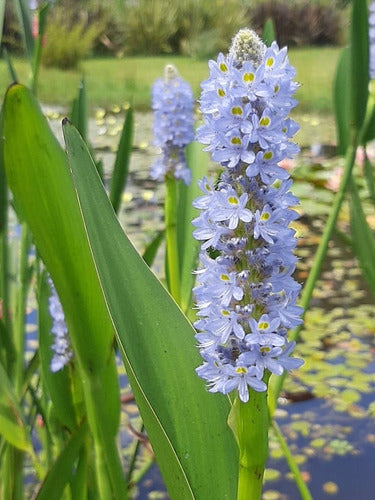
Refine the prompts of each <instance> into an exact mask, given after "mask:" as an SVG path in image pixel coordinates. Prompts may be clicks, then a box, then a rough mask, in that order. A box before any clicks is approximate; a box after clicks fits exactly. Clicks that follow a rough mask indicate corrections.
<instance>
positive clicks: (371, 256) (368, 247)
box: [350, 181, 375, 298]
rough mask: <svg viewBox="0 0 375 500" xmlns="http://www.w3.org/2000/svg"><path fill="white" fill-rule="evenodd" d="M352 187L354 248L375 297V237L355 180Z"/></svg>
mask: <svg viewBox="0 0 375 500" xmlns="http://www.w3.org/2000/svg"><path fill="white" fill-rule="evenodd" d="M350 187H351V197H350V229H351V233H352V241H353V248H354V252H355V254H356V257H357V259H358V261H359V264H360V266H361V268H362V272H363V277H364V278H365V280H366V281H367V283H368V285H369V287H370V290H371V293H372V295H373V297H374V298H375V239H374V235H373V233H372V231H371V229H370V227H369V225H368V223H367V220H366V217H365V214H364V212H363V208H362V204H361V200H360V198H359V194H358V189H357V186H356V185H355V183H354V181H352V182H351V186H350Z"/></svg>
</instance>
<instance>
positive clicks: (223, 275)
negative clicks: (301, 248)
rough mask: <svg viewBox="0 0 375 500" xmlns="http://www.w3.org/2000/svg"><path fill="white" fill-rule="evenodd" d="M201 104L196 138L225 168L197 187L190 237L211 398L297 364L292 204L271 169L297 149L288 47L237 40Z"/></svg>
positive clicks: (206, 85) (243, 393)
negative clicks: (196, 258)
mask: <svg viewBox="0 0 375 500" xmlns="http://www.w3.org/2000/svg"><path fill="white" fill-rule="evenodd" d="M209 68H210V76H209V78H208V79H207V80H206V81H205V82H203V84H202V96H201V99H200V103H201V111H202V113H203V117H204V123H203V125H202V126H201V127H199V129H198V130H197V138H198V140H199V141H200V142H202V143H203V144H205V145H206V147H205V150H206V151H209V152H210V153H211V156H212V159H213V160H214V161H217V162H219V163H220V164H221V166H222V168H223V171H222V173H221V174H220V178H219V181H218V182H217V184H215V185H214V183H213V182H212V181H210V180H208V179H207V178H206V177H205V178H203V179H202V181H200V182H199V187H200V188H201V190H202V192H203V195H202V196H199V197H198V198H197V199H196V200H195V202H194V203H193V205H194V207H196V208H198V209H199V210H200V215H199V216H198V217H197V218H196V219H195V220H194V221H193V224H194V226H195V227H196V229H195V231H194V233H193V235H194V237H195V238H196V239H198V240H200V241H201V242H202V244H201V254H200V261H201V267H200V268H199V269H198V271H197V272H196V274H197V285H196V287H195V288H194V294H195V298H196V304H197V309H198V312H197V316H198V318H199V319H198V320H197V321H196V322H195V324H194V326H195V328H196V329H197V330H198V333H197V334H196V340H197V342H198V346H199V349H200V353H201V355H202V358H203V364H202V366H200V367H199V368H197V374H198V375H199V376H200V377H201V378H203V379H204V380H206V381H207V385H208V388H209V391H210V392H221V393H223V394H228V393H229V392H231V391H233V390H237V391H238V394H239V397H240V399H241V400H242V401H243V402H246V401H248V399H249V387H251V388H252V389H255V390H256V391H265V390H266V389H267V386H266V383H265V382H264V380H263V378H264V375H265V372H266V371H268V372H271V373H274V374H277V375H280V374H282V373H283V372H284V370H289V369H293V368H298V367H299V366H300V365H301V364H302V361H301V360H298V359H295V358H292V357H290V355H291V353H292V351H293V348H294V343H288V342H287V338H286V335H287V329H289V328H295V327H296V326H297V325H299V324H300V323H301V321H302V320H301V314H302V309H301V308H300V307H298V306H297V305H296V301H297V297H298V292H299V290H300V288H301V287H300V285H299V284H298V283H297V282H296V281H295V280H294V278H293V273H294V270H295V265H296V261H297V258H296V256H295V255H294V254H293V250H294V248H295V246H296V243H297V240H296V238H295V231H294V230H293V229H291V228H290V227H289V225H290V223H291V222H292V221H293V220H295V219H296V217H297V213H296V212H295V211H294V210H293V209H292V207H293V206H294V205H297V204H298V199H297V198H296V197H295V196H294V195H293V194H292V193H291V192H290V188H291V185H292V181H291V180H290V179H289V174H288V172H287V171H285V170H284V169H283V168H281V167H280V165H279V163H280V162H281V161H282V160H283V159H285V158H288V157H291V156H292V155H294V154H296V153H297V152H298V147H297V146H296V145H295V144H293V143H292V142H291V141H290V139H291V137H292V136H293V135H294V134H295V132H296V131H297V130H298V125H297V124H296V123H295V122H294V121H293V120H291V119H290V118H289V116H288V114H289V112H290V110H291V109H292V108H293V107H294V106H295V105H296V101H295V99H294V98H293V97H292V96H293V93H294V92H295V90H296V89H297V84H296V83H295V82H293V78H294V76H295V71H294V69H293V68H292V67H291V66H290V64H289V61H288V58H287V53H286V49H282V50H279V48H278V46H277V44H276V43H273V44H272V45H271V47H269V48H266V47H265V45H264V44H263V43H262V42H261V41H260V39H259V38H258V37H257V36H256V35H255V34H254V33H253V32H252V31H250V30H241V31H240V32H239V34H238V35H237V36H236V37H235V39H234V41H233V44H232V48H231V50H230V55H229V56H227V57H226V56H224V55H223V54H219V56H218V59H217V61H211V62H210V63H209Z"/></svg>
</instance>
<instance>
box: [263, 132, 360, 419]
mask: <svg viewBox="0 0 375 500" xmlns="http://www.w3.org/2000/svg"><path fill="white" fill-rule="evenodd" d="M356 151H357V138H356V137H354V138H353V145H352V146H349V148H348V149H347V152H346V156H345V164H344V171H343V175H342V178H341V183H340V188H339V190H338V192H337V194H336V196H335V199H334V201H333V205H332V209H331V213H330V214H329V217H328V220H327V222H326V225H325V227H324V231H323V235H322V238H321V240H320V243H319V246H318V249H317V251H316V254H315V261H314V264H313V266H312V268H311V271H310V272H309V276H308V278H307V280H306V283H305V286H304V287H303V291H302V294H301V300H300V306H301V307H302V308H303V309H304V313H303V315H304V314H305V311H306V309H307V308H308V306H309V304H310V300H311V297H312V294H313V291H314V288H315V284H316V282H317V281H318V278H319V276H320V272H321V269H322V265H323V262H324V259H325V256H326V253H327V250H328V244H329V242H330V240H331V237H332V233H333V231H334V229H335V225H336V221H337V217H338V215H339V213H340V209H341V205H342V203H343V201H344V197H345V193H346V190H347V188H348V185H349V181H350V179H351V176H352V170H353V165H354V161H355V154H356ZM301 330H302V325H300V326H298V327H297V328H296V329H295V330H294V331H293V332H291V335H290V340H298V338H299V335H300V332H301ZM285 376H286V374H285V373H284V374H283V375H281V376H278V377H272V379H271V389H272V390H271V392H270V414H271V416H272V415H273V414H274V411H275V409H276V406H277V399H278V397H279V395H280V392H281V389H282V386H283V383H284V380H285Z"/></svg>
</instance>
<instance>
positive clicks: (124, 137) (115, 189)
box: [109, 108, 134, 213]
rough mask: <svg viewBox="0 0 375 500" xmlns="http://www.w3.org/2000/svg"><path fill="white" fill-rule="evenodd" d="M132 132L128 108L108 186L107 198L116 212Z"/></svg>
mask: <svg viewBox="0 0 375 500" xmlns="http://www.w3.org/2000/svg"><path fill="white" fill-rule="evenodd" d="M133 132H134V119H133V109H132V108H129V109H128V111H127V113H126V117H125V121H124V126H123V128H122V132H121V138H120V143H119V146H118V150H117V154H116V160H115V164H114V166H113V171H112V177H111V183H110V188H109V198H110V200H111V203H112V206H113V209H114V211H115V212H116V213H118V211H119V210H120V205H121V196H122V193H123V191H124V189H125V185H126V180H127V177H128V171H129V163H130V155H131V152H132V145H133Z"/></svg>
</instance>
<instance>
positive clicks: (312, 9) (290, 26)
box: [251, 0, 341, 46]
mask: <svg viewBox="0 0 375 500" xmlns="http://www.w3.org/2000/svg"><path fill="white" fill-rule="evenodd" d="M269 18H270V19H272V20H273V22H274V26H275V30H276V38H277V41H278V43H279V45H281V46H284V45H288V46H291V45H299V46H302V45H336V44H338V43H340V40H341V17H340V13H339V12H338V9H337V8H335V7H334V6H332V5H331V4H327V5H325V4H319V3H311V2H293V1H288V2H285V1H284V2H280V1H273V0H270V1H267V2H263V3H261V4H259V5H258V6H257V7H255V8H254V10H253V11H252V13H251V19H252V23H251V24H252V27H253V28H254V29H255V30H256V31H258V32H259V33H261V32H262V28H263V26H264V24H265V22H266V20H267V19H269Z"/></svg>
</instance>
